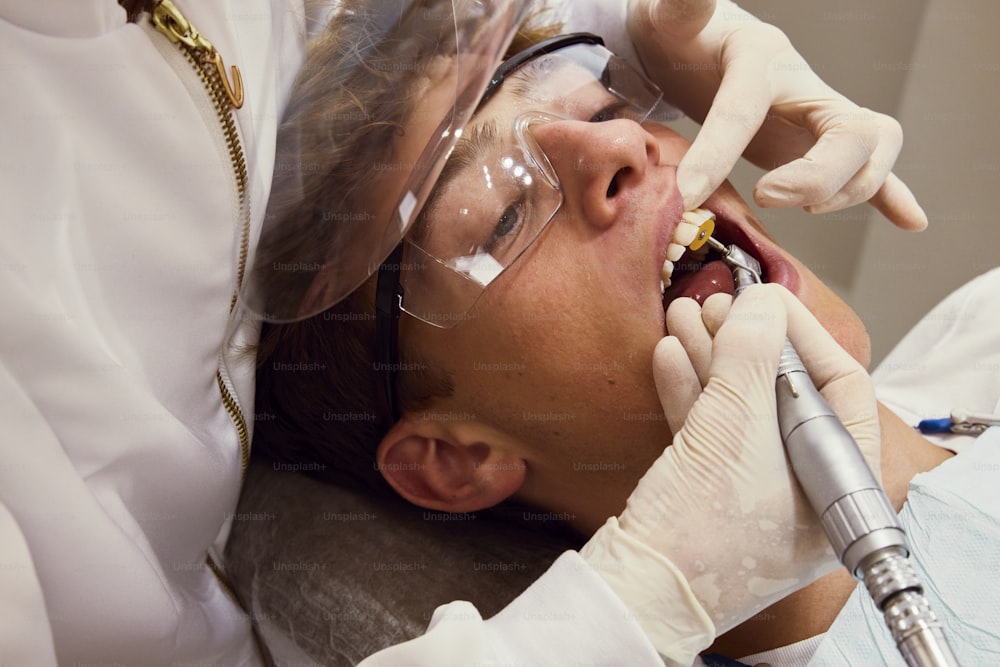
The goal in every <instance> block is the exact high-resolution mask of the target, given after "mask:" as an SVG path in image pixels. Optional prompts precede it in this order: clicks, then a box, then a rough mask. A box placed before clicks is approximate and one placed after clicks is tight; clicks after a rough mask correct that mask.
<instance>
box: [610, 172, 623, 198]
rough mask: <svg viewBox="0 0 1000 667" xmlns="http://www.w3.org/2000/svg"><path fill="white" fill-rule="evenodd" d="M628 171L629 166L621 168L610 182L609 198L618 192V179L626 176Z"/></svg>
mask: <svg viewBox="0 0 1000 667" xmlns="http://www.w3.org/2000/svg"><path fill="white" fill-rule="evenodd" d="M626 171H627V168H622V169H619V170H618V171H617V172H616V173H615V175H614V176H613V177H612V178H611V183H609V184H608V199H611V198H612V197H614V196H615V195H616V194H618V179H619V178H621V177H622V176H624V175H625V172H626Z"/></svg>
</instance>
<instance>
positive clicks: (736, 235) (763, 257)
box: [653, 188, 800, 295]
mask: <svg viewBox="0 0 1000 667" xmlns="http://www.w3.org/2000/svg"><path fill="white" fill-rule="evenodd" d="M702 207H703V208H705V209H708V210H709V211H712V213H714V214H715V233H714V234H713V236H714V237H715V238H717V239H718V240H719V241H721V242H723V243H725V244H726V245H729V244H736V245H737V246H739V247H741V248H743V249H744V250H746V251H747V252H749V253H750V254H751V255H753V256H754V257H755V258H756V259H757V260H758V261H759V262H760V264H761V270H762V272H763V274H764V279H765V281H766V282H769V283H777V284H779V285H782V286H783V287H785V288H786V289H788V290H789V291H790V292H792V293H793V294H796V295H797V294H798V289H799V284H800V280H799V273H798V271H796V269H795V267H794V266H793V265H792V263H791V262H789V260H788V258H786V257H785V256H784V255H783V254H782V253H781V252H780V251H779V250H778V247H777V245H776V244H775V243H774V241H772V240H771V239H770V238H769V237H767V235H766V232H762V231H759V230H757V229H755V227H754V225H753V223H752V222H750V220H749V219H748V215H749V214H748V213H747V212H744V211H742V210H734V207H732V206H731V205H728V204H727V203H726V202H725V201H724V200H723V199H722V198H717V197H715V196H713V197H711V198H709V199H708V200H707V201H706V202H705V203H704V204H702ZM682 212H683V204H682V201H681V197H680V192H679V191H678V190H677V189H676V188H675V189H674V190H673V193H672V196H671V197H670V198H669V199H668V200H667V202H666V204H665V205H664V207H663V209H662V211H661V217H659V218H658V219H659V220H661V221H666V222H665V223H661V224H660V225H658V227H659V234H658V237H657V242H656V244H655V245H656V250H655V253H656V254H655V257H654V261H653V267H654V268H653V275H654V281H653V283H654V285H656V289H657V291H658V290H659V284H660V271H661V267H662V265H663V258H664V257H665V256H666V252H667V245H668V244H669V243H670V242H671V241H672V240H673V236H674V231H675V230H676V228H677V226H678V224H680V220H681V214H682Z"/></svg>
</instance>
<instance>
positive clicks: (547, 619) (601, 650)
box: [360, 551, 663, 667]
mask: <svg viewBox="0 0 1000 667" xmlns="http://www.w3.org/2000/svg"><path fill="white" fill-rule="evenodd" d="M401 664H405V665H413V666H416V665H427V666H428V667H446V666H448V665H456V666H458V665H461V666H463V667H466V666H468V665H471V664H491V665H508V664H509V665H514V664H516V665H522V666H524V667H528V666H531V665H538V666H539V667H548V666H550V665H571V664H579V665H605V664H608V665H611V664H614V665H630V666H635V667H642V666H643V665H655V666H656V667H662V665H663V662H662V661H661V660H660V658H659V656H658V655H657V653H656V650H655V649H654V648H653V646H652V644H651V643H650V642H649V640H648V639H647V638H646V636H645V635H644V634H643V632H642V630H641V629H640V628H639V625H638V624H637V623H636V622H635V621H634V620H633V617H632V615H631V614H630V613H629V612H628V610H627V609H626V608H625V605H624V604H623V603H622V601H621V600H619V599H618V597H617V596H616V595H615V594H614V593H613V592H612V591H611V589H610V588H609V587H608V585H607V584H605V583H604V580H603V579H602V578H601V577H600V576H599V575H598V574H597V573H596V572H595V571H594V570H593V569H591V567H590V566H589V565H588V564H587V563H586V561H584V560H583V558H582V557H581V556H580V555H579V554H578V553H577V552H575V551H568V552H566V553H564V554H563V555H562V556H560V557H559V558H558V559H557V560H556V562H555V563H553V565H552V567H551V568H549V570H548V571H547V572H546V573H545V574H544V575H543V576H542V577H541V578H539V579H538V580H537V581H535V582H534V583H533V584H532V585H531V586H530V587H529V588H528V589H527V590H526V591H525V592H524V593H522V594H521V595H520V596H519V597H518V598H517V599H515V600H514V601H513V602H512V603H511V604H509V605H508V606H507V607H506V608H504V609H503V610H502V611H501V612H500V613H499V614H497V615H496V616H494V617H493V618H491V619H489V620H485V621H484V620H483V619H482V617H481V616H480V615H479V613H478V612H477V611H476V609H475V607H473V606H472V605H471V604H469V603H468V602H452V603H451V604H447V605H443V606H441V607H438V609H437V610H436V611H435V612H434V616H433V618H432V619H431V622H430V625H429V626H428V629H427V632H426V633H425V634H424V635H423V636H421V637H418V638H416V639H413V640H411V641H409V642H406V643H405V644H400V645H398V646H393V647H390V648H388V649H385V650H384V651H380V652H379V653H377V654H376V655H374V656H372V657H370V658H368V659H367V660H365V661H364V662H362V663H361V665H360V667H381V666H386V667H388V666H389V665H401Z"/></svg>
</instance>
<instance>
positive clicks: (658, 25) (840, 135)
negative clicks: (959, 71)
mask: <svg viewBox="0 0 1000 667" xmlns="http://www.w3.org/2000/svg"><path fill="white" fill-rule="evenodd" d="M628 1H629V9H628V30H629V34H630V36H631V38H632V42H633V44H634V46H635V48H636V51H637V52H638V54H639V58H640V60H641V61H642V63H643V66H644V67H645V69H646V72H647V74H648V75H649V76H650V78H651V79H653V80H654V81H655V82H656V83H657V84H658V85H660V87H661V88H662V89H663V90H664V91H665V94H666V95H667V99H668V101H669V102H670V103H671V104H674V105H676V106H679V107H680V108H681V109H683V110H684V112H685V113H687V114H688V115H689V116H690V117H691V118H693V119H695V120H697V121H699V122H701V123H702V128H701V131H700V132H699V133H698V136H697V137H696V138H695V141H694V144H693V145H692V147H691V149H690V150H689V151H688V153H687V155H686V156H685V157H684V159H683V160H682V161H681V163H680V165H679V167H678V171H677V185H678V187H679V189H680V191H681V194H682V195H683V197H684V206H685V209H686V210H690V209H692V208H694V207H696V206H698V205H700V204H701V203H702V202H704V201H705V199H706V198H708V196H709V195H710V194H711V193H712V192H714V191H715V189H716V188H717V187H718V186H719V184H721V183H722V181H723V180H725V178H726V177H727V176H728V175H729V173H730V172H731V171H732V168H733V165H735V164H736V161H737V160H738V159H739V157H740V155H741V154H743V155H744V156H745V157H746V158H747V159H748V160H750V161H751V162H752V163H754V164H756V165H757V166H759V167H761V168H763V169H765V170H772V171H769V172H768V173H766V174H764V176H763V177H761V179H760V180H758V181H757V185H756V187H755V188H754V199H755V200H756V202H757V203H758V204H759V205H760V206H769V207H795V206H802V207H804V208H805V209H806V210H807V211H809V212H811V213H825V212H828V211H836V210H839V209H842V208H847V207H848V206H853V205H855V204H858V203H860V202H863V201H866V200H867V201H869V202H870V203H871V204H872V205H873V206H874V207H875V208H876V209H878V210H879V211H880V212H881V213H882V215H884V216H885V217H886V218H888V219H889V220H890V221H891V222H892V223H893V224H895V225H896V226H897V227H900V228H902V229H907V230H915V231H916V230H921V229H924V228H925V227H926V226H927V216H926V214H925V213H924V211H923V210H922V209H921V208H920V205H919V204H918V203H917V201H916V199H915V198H914V196H913V194H912V193H911V192H910V190H909V188H907V187H906V185H905V184H904V183H903V182H902V181H900V180H899V178H897V177H896V176H895V175H894V174H893V173H892V172H891V169H892V165H893V164H894V163H895V162H896V157H897V156H898V155H899V150H900V147H901V146H902V141H903V134H902V130H901V129H900V127H899V123H898V122H896V120H894V119H893V118H891V117H889V116H886V115H884V114H880V113H876V112H874V111H871V110H869V109H864V108H861V107H859V106H857V105H856V104H854V103H853V102H851V101H850V100H849V99H847V98H846V97H844V96H843V95H841V94H839V93H838V92H837V91H835V90H833V89H832V88H830V87H829V86H828V85H826V84H825V83H824V82H823V81H822V80H821V79H820V78H819V77H818V76H817V75H816V73H815V72H813V71H812V69H811V68H810V67H809V65H808V64H807V63H806V61H805V60H804V59H803V58H802V56H801V55H799V53H798V52H797V51H796V50H795V49H794V48H793V47H792V45H791V43H790V42H789V40H788V38H787V37H786V36H785V34H784V33H783V32H782V31H781V30H779V29H778V28H776V27H774V26H773V25H770V24H768V23H763V22H761V21H759V20H757V19H756V18H755V17H753V15H751V14H749V13H747V12H746V11H744V10H742V9H740V8H739V7H737V6H736V5H735V4H733V3H732V2H730V0H718V3H716V2H715V0H628ZM755 137H756V138H755ZM751 140H752V141H751ZM744 149H745V150H744Z"/></svg>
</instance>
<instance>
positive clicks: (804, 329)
mask: <svg viewBox="0 0 1000 667" xmlns="http://www.w3.org/2000/svg"><path fill="white" fill-rule="evenodd" d="M768 287H772V288H773V289H774V291H775V292H776V293H777V294H778V295H780V297H781V299H782V301H783V302H784V310H785V312H786V317H787V323H788V324H787V326H788V338H789V340H791V341H792V345H794V346H795V351H796V352H798V355H799V358H801V359H802V363H803V364H805V366H806V370H808V371H809V376H810V377H811V378H812V381H813V384H815V385H816V387H817V388H819V389H820V390H821V391H822V389H823V388H824V387H825V386H826V385H828V384H829V383H831V382H834V381H836V380H837V379H839V378H842V377H846V376H851V375H854V374H855V373H858V372H860V373H863V374H865V375H867V373H866V371H865V369H864V367H863V366H862V365H861V364H860V363H858V361H857V360H856V359H855V358H854V357H852V356H851V355H850V354H848V352H847V351H846V350H845V349H844V348H842V347H841V346H840V344H839V343H837V341H836V340H835V339H834V338H833V336H832V335H831V334H830V332H828V331H827V330H826V329H825V328H824V327H823V325H822V324H820V322H819V320H817V319H816V318H815V317H814V316H813V314H812V313H811V312H809V309H808V308H806V307H805V305H803V304H802V302H801V301H799V300H798V299H797V298H795V296H794V295H793V294H792V293H791V292H789V291H788V290H787V289H785V288H784V287H782V286H781V285H777V284H773V285H768ZM748 291H749V290H748ZM740 300H742V297H740V299H737V303H738V302H739V301H740Z"/></svg>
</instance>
